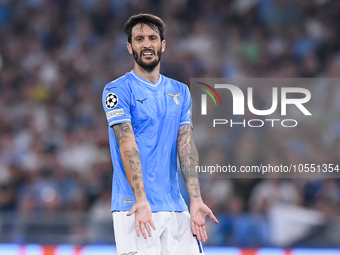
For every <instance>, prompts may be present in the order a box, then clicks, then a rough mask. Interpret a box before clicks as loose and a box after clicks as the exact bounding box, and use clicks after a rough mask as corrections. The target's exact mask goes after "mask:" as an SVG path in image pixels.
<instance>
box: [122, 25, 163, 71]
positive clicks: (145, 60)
mask: <svg viewBox="0 0 340 255" xmlns="http://www.w3.org/2000/svg"><path fill="white" fill-rule="evenodd" d="M127 48H128V50H129V52H130V54H133V57H134V59H135V61H136V63H137V64H138V65H139V66H141V67H142V68H143V69H144V70H145V71H147V72H152V71H153V70H154V69H155V67H156V66H157V65H158V63H159V61H160V60H161V56H162V52H164V50H165V41H162V42H161V38H160V36H159V33H158V31H157V30H156V31H155V30H153V29H152V28H151V27H149V26H148V25H145V24H137V25H136V26H134V27H133V28H132V36H131V44H130V43H128V44H127Z"/></svg>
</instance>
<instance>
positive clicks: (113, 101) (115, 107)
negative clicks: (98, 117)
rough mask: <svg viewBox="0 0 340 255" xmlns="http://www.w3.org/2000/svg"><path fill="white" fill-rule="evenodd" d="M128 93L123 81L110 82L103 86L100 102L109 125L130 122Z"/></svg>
mask: <svg viewBox="0 0 340 255" xmlns="http://www.w3.org/2000/svg"><path fill="white" fill-rule="evenodd" d="M130 95H131V93H129V89H128V86H127V85H126V83H125V82H110V83H108V84H107V85H106V86H105V88H104V91H103V95H102V103H103V108H104V112H105V114H106V120H107V123H108V125H109V126H113V125H115V124H119V123H123V122H131V112H130V102H131V98H130Z"/></svg>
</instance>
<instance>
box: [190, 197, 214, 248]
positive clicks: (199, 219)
mask: <svg viewBox="0 0 340 255" xmlns="http://www.w3.org/2000/svg"><path fill="white" fill-rule="evenodd" d="M190 215H191V218H190V223H191V230H192V232H193V234H194V235H196V236H197V239H198V240H202V241H203V242H205V241H206V240H207V239H208V236H207V233H206V231H205V217H207V216H209V217H210V219H211V220H212V221H213V222H215V223H218V220H217V219H216V217H215V215H214V214H213V213H212V211H211V210H210V208H209V207H208V206H207V205H206V204H204V203H203V201H202V200H200V201H191V202H190Z"/></svg>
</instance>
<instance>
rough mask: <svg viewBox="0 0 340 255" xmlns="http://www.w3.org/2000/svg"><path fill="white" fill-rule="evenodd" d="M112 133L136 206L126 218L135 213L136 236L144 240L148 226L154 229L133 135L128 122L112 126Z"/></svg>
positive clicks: (149, 231)
mask: <svg viewBox="0 0 340 255" xmlns="http://www.w3.org/2000/svg"><path fill="white" fill-rule="evenodd" d="M113 131H114V133H115V135H116V138H117V141H118V143H119V150H120V155H121V158H122V161H123V166H124V171H125V174H126V177H127V179H128V181H129V184H130V186H131V188H132V190H133V192H134V196H135V199H136V204H134V205H133V206H132V208H131V210H130V211H129V212H128V214H127V216H130V215H132V214H133V213H135V229H136V233H137V236H138V237H139V236H140V231H141V232H142V235H143V237H144V238H145V239H146V238H147V235H146V232H145V229H146V231H147V232H148V234H149V236H151V230H150V226H149V224H150V225H151V227H152V228H153V229H156V228H155V226H154V224H153V222H152V214H151V207H150V204H149V202H148V200H147V198H146V195H145V189H144V183H143V173H142V166H141V162H140V157H139V150H138V147H137V144H136V140H135V135H134V133H133V129H132V126H131V123H130V122H124V123H120V124H116V125H114V126H113Z"/></svg>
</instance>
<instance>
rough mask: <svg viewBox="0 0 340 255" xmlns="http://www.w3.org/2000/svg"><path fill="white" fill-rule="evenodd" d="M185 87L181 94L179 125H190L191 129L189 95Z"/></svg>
mask: <svg viewBox="0 0 340 255" xmlns="http://www.w3.org/2000/svg"><path fill="white" fill-rule="evenodd" d="M184 86H185V89H184V92H183V106H182V112H181V120H180V123H179V125H180V126H183V125H191V127H192V121H191V95H190V91H189V88H188V87H187V86H186V85H184Z"/></svg>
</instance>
